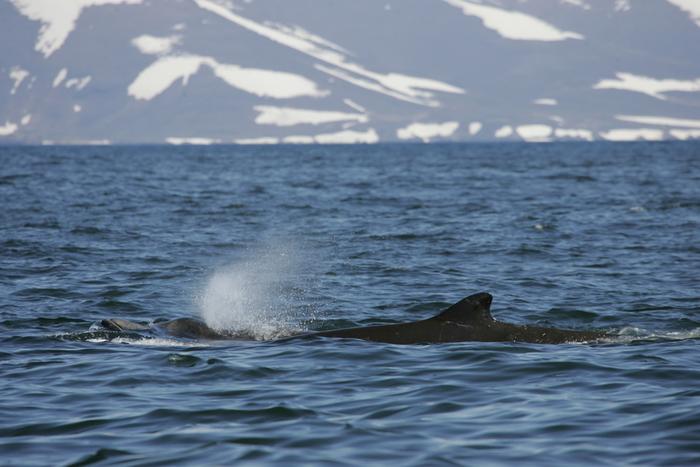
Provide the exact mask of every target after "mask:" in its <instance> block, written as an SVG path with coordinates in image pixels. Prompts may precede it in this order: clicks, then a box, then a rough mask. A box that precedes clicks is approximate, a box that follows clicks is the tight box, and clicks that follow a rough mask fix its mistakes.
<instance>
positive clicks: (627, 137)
mask: <svg viewBox="0 0 700 467" xmlns="http://www.w3.org/2000/svg"><path fill="white" fill-rule="evenodd" d="M600 136H601V137H602V138H603V139H606V140H608V141H636V140H639V139H641V140H646V141H660V140H662V139H663V138H664V132H663V131H662V130H658V129H656V128H634V129H629V128H618V129H614V130H609V131H603V132H600Z"/></svg>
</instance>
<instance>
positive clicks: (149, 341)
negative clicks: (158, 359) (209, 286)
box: [85, 336, 210, 347]
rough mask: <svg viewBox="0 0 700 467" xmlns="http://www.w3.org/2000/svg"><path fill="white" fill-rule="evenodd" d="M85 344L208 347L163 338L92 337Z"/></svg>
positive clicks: (192, 342)
mask: <svg viewBox="0 0 700 467" xmlns="http://www.w3.org/2000/svg"><path fill="white" fill-rule="evenodd" d="M85 342H90V343H93V344H104V343H110V344H129V345H139V346H145V347H209V346H210V344H209V343H208V342H200V341H187V340H179V339H169V338H165V337H145V336H141V337H121V336H118V337H113V338H111V339H110V338H107V337H94V338H88V339H85Z"/></svg>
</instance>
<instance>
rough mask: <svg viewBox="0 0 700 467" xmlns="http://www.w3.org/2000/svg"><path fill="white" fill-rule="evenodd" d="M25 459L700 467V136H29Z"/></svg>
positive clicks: (1, 322) (0, 315)
mask: <svg viewBox="0 0 700 467" xmlns="http://www.w3.org/2000/svg"><path fill="white" fill-rule="evenodd" d="M481 291H487V292H490V293H491V294H493V296H494V301H493V306H492V312H493V315H494V316H495V317H496V319H498V320H502V321H508V322H513V323H519V324H526V323H527V324H539V325H544V326H554V327H560V328H570V329H580V330H591V329H602V330H605V331H608V332H610V333H611V334H612V335H613V337H611V338H610V339H607V340H605V341H603V342H596V343H584V344H581V343H579V344H563V345H542V344H539V345H538V344H528V343H512V342H494V343H484V342H462V343H453V344H416V345H391V344H382V343H373V342H365V341H360V340H352V339H331V338H309V339H298V340H286V341H281V342H275V339H277V338H280V337H284V336H289V335H293V334H296V333H300V332H308V331H313V330H320V329H334V328H339V327H347V326H355V325H370V324H382V323H398V322H403V321H414V320H420V319H424V318H428V317H430V316H433V315H435V314H437V313H438V312H439V311H440V310H442V309H444V308H445V307H447V306H449V305H450V304H452V303H454V302H456V301H458V300H460V299H461V298H463V297H465V296H467V295H469V294H472V293H476V292H481ZM182 316H191V317H199V318H201V319H203V320H205V321H206V322H207V323H208V324H209V325H211V326H214V327H217V328H219V329H227V330H229V331H234V332H241V333H242V334H245V335H248V336H249V337H251V338H253V340H239V341H225V342H207V341H197V340H188V339H178V338H173V337H170V336H167V335H161V334H153V335H150V334H149V335H139V334H138V333H136V334H135V333H120V332H111V331H107V330H105V329H104V328H102V327H101V325H100V321H101V320H102V319H104V318H122V319H129V320H133V321H136V322H140V323H146V324H148V323H152V322H154V321H158V320H164V319H172V318H177V317H182ZM0 464H1V465H52V466H53V465H92V464H98V465H273V464H276V465H334V466H357V465H389V464H391V465H408V466H424V465H480V466H485V465H532V466H542V465H556V466H566V465H611V466H619V465H645V466H646V465H660V466H661V465H664V466H666V465H675V466H678V465H699V464H700V144H699V143H697V142H696V143H683V142H673V143H629V144H627V143H624V144H623V143H616V144H612V143H585V144H579V143H568V144H567V143H562V144H559V143H557V144H518V143H504V144H467V145H461V144H445V145H419V144H416V145H398V144H397V145H376V146H313V147H311V146H290V147H285V146H273V147H265V146H258V147H241V146H211V147H186V146H182V147H172V146H167V147H166V146H123V147H119V146H117V147H2V148H0Z"/></svg>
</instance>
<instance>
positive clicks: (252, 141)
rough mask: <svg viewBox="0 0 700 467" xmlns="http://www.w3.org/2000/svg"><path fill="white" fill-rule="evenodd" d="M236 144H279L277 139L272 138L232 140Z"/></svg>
mask: <svg viewBox="0 0 700 467" xmlns="http://www.w3.org/2000/svg"><path fill="white" fill-rule="evenodd" d="M234 143H236V144H277V143H279V138H274V137H272V136H263V137H262V138H241V139H237V140H234Z"/></svg>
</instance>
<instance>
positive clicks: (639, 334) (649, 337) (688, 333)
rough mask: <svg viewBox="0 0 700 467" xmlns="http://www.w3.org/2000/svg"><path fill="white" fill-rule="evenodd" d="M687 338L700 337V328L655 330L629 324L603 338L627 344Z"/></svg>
mask: <svg viewBox="0 0 700 467" xmlns="http://www.w3.org/2000/svg"><path fill="white" fill-rule="evenodd" d="M688 339H700V328H695V329H689V330H685V331H662V332H657V331H648V330H646V329H643V328H638V327H632V326H629V327H625V328H622V329H620V331H619V332H618V333H617V335H616V336H612V337H610V338H608V339H605V340H606V341H608V340H609V341H610V342H612V343H616V344H629V343H633V342H639V341H681V340H688Z"/></svg>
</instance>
